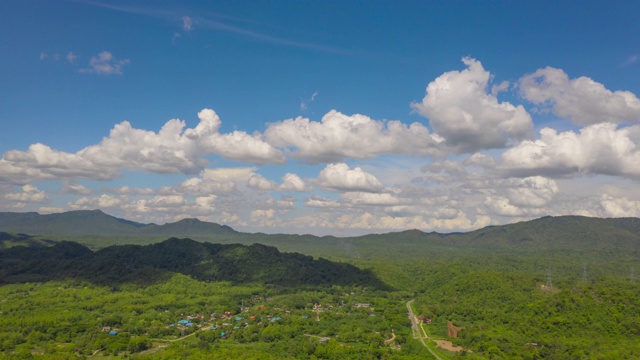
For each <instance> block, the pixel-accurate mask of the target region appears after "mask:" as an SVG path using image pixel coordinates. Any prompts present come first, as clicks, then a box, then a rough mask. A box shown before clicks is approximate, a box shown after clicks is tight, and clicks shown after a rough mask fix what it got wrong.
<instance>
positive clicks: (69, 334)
mask: <svg viewBox="0 0 640 360" xmlns="http://www.w3.org/2000/svg"><path fill="white" fill-rule="evenodd" d="M77 215H78V214H77V213H75V214H66V215H65V216H70V217H73V216H77ZM80 215H82V216H87V215H90V216H93V217H96V218H97V219H98V220H99V221H104V220H105V219H106V220H109V221H111V220H113V219H111V218H109V217H108V215H106V214H104V213H101V212H99V213H98V212H93V213H91V214H86V213H81V214H80ZM2 216H3V215H2V214H0V219H2ZM12 216H14V220H15V215H12ZM30 216H33V215H30ZM60 218H64V216H63V215H60V216H58V220H59V219H60ZM58 220H56V221H58ZM70 221H73V220H70ZM85 221H87V220H86V218H85ZM16 223H18V222H16ZM117 223H119V224H125V225H126V226H129V225H127V224H128V223H127V222H126V221H120V220H117ZM25 224H27V223H25ZM60 224H61V223H57V225H55V224H53V223H50V224H49V225H48V226H49V227H50V228H51V229H54V228H57V229H58V230H57V231H58V232H51V233H45V232H39V233H37V234H36V235H31V234H29V233H28V232H27V231H25V230H28V229H25V228H19V229H18V228H15V227H14V228H11V229H10V230H12V231H5V229H3V228H0V231H5V233H4V234H3V235H2V237H1V239H2V244H3V250H2V251H0V281H1V282H2V285H1V286H0V311H2V317H0V345H1V348H0V351H1V352H2V353H3V354H5V355H7V356H14V357H24V358H29V357H33V358H42V359H56V358H124V357H129V358H139V359H146V358H154V359H155V358H160V359H172V358H177V357H180V358H199V357H208V356H215V357H216V358H229V359H232V358H238V357H243V358H260V359H264V358H267V359H269V358H273V359H276V358H277V359H281V358H318V359H320V358H322V359H339V358H355V359H358V358H362V359H372V358H378V359H418V358H419V359H425V358H433V359H458V358H459V359H463V358H464V359H501V358H502V359H541V358H553V359H591V358H599V359H620V358H634V357H636V355H638V354H640V347H639V346H638V341H637V339H638V336H640V315H639V314H640V300H639V299H640V286H639V285H638V284H637V283H636V279H635V273H634V271H635V270H634V269H636V268H640V267H638V266H637V264H638V251H639V248H640V242H639V241H638V239H639V238H640V235H639V231H638V229H639V227H638V219H591V218H581V217H560V218H549V217H547V218H541V219H538V220H533V221H530V222H524V223H517V224H512V225H506V226H499V227H489V228H485V229H480V230H477V231H475V232H471V233H459V234H436V233H431V234H427V233H421V232H417V231H407V232H401V233H390V234H380V235H368V236H363V237H355V238H333V237H322V238H317V237H313V236H310V235H304V236H299V235H266V234H243V233H238V232H235V230H233V229H230V230H229V229H225V232H224V233H206V231H201V230H198V229H199V228H204V229H213V228H215V229H220V228H221V226H215V225H211V224H208V223H202V222H196V221H188V222H186V221H183V222H181V224H182V225H184V224H189V225H190V226H191V227H185V226H178V227H175V226H171V225H169V226H165V227H164V228H165V229H167V228H172V229H173V230H171V232H168V233H167V234H164V235H163V233H162V232H160V231H156V234H154V235H153V236H154V237H145V236H142V235H138V236H136V237H127V236H126V235H122V236H113V241H112V242H106V243H101V242H100V241H99V239H102V238H103V237H106V236H108V234H104V233H102V232H97V231H96V232H94V233H93V234H90V235H80V234H77V233H76V234H67V235H65V233H64V232H61V231H60V229H63V228H64V227H63V226H62V225H60ZM87 225H88V226H87V228H94V229H99V226H98V225H96V226H91V224H87ZM193 227H195V228H193ZM34 228H37V226H34ZM134 228H140V227H139V226H134ZM39 229H40V230H43V229H44V228H42V227H40V228H39ZM176 229H180V231H178V230H176ZM189 229H191V230H193V233H191V234H190V233H189ZM100 231H103V230H100ZM27 234H29V235H27ZM34 234H35V233H34ZM169 234H171V235H175V236H179V237H180V238H168V239H165V240H155V236H165V235H169ZM63 238H68V239H72V240H73V241H78V242H80V243H77V242H69V241H66V240H65V241H61V240H62V239H63ZM187 238H189V240H188V239H187ZM191 238H195V239H194V240H190V239H191ZM68 239H67V240H68ZM134 239H135V240H136V241H133V240H134ZM554 239H555V240H554ZM119 242H129V244H127V245H125V244H121V245H115V246H114V244H113V243H119ZM101 244H102V246H101ZM243 244H244V245H243ZM427 319H428V320H429V321H428V322H427ZM420 320H421V321H420ZM451 327H454V328H455V329H456V331H455V333H454V335H452V333H451V332H450V331H448V330H449V329H450V328H451ZM111 331H116V332H117V334H112V335H109V332H111ZM460 349H463V351H460Z"/></svg>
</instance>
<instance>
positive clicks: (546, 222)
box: [0, 210, 640, 258]
mask: <svg viewBox="0 0 640 360" xmlns="http://www.w3.org/2000/svg"><path fill="white" fill-rule="evenodd" d="M0 231H4V232H7V233H13V234H18V233H21V234H29V236H31V237H33V236H37V237H38V238H45V239H53V240H73V241H77V242H80V243H83V244H86V245H89V246H90V247H92V248H94V249H97V248H102V247H105V246H108V245H114V244H151V243H156V242H159V241H162V240H165V239H167V238H170V237H180V238H191V239H194V240H198V241H205V242H218V243H242V244H246V245H249V244H253V243H262V244H266V245H271V246H276V247H277V248H278V249H280V250H281V251H296V252H302V253H306V254H311V255H314V256H318V255H320V256H327V255H329V256H337V257H341V256H342V257H351V258H352V257H361V256H363V257H366V256H367V254H369V253H372V252H377V253H380V252H382V253H384V254H385V255H386V256H389V257H393V256H410V255H418V254H419V253H420V251H422V252H428V251H434V250H438V249H439V250H442V249H456V250H460V251H468V252H474V251H510V252H545V251H548V252H551V251H562V250H567V251H574V252H593V253H602V254H606V253H610V252H622V253H625V254H627V255H630V256H638V255H640V219H638V218H606V219H604V218H590V217H583V216H556V217H552V216H546V217H542V218H539V219H535V220H530V221H523V222H517V223H513V224H508V225H500V226H488V227H485V228H482V229H478V230H475V231H470V232H465V233H449V234H442V233H436V232H430V233H426V232H422V231H419V230H407V231H401V232H392V233H386V234H370V235H365V236H356V237H341V238H339V237H333V236H323V237H317V236H313V235H292V234H262V233H243V232H238V231H235V230H234V229H232V228H230V227H228V226H225V225H220V224H216V223H210V222H205V221H200V220H197V219H183V220H180V221H177V222H174V223H168V224H164V225H157V224H142V223H137V222H134V221H130V220H126V219H121V218H117V217H114V216H111V215H108V214H105V213H104V212H102V211H100V210H90V211H86V210H81V211H69V212H64V213H58V214H48V215H41V214H38V213H34V212H28V213H10V212H2V213H0ZM416 251H418V253H416ZM638 257H640V256H638Z"/></svg>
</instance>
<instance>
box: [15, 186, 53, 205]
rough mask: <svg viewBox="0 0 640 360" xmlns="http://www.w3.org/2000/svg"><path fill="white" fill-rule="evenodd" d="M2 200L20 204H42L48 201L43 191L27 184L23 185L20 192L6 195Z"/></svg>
mask: <svg viewBox="0 0 640 360" xmlns="http://www.w3.org/2000/svg"><path fill="white" fill-rule="evenodd" d="M4 198H5V199H7V200H9V201H16V202H22V203H44V202H47V201H48V200H49V199H48V198H47V195H46V194H45V192H44V191H42V190H39V189H38V188H37V187H35V186H33V185H29V184H27V185H24V186H23V187H22V191H20V192H14V193H9V194H6V195H5V196H4Z"/></svg>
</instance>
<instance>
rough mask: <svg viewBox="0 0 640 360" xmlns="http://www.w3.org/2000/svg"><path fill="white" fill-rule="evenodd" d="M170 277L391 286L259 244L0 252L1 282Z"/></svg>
mask: <svg viewBox="0 0 640 360" xmlns="http://www.w3.org/2000/svg"><path fill="white" fill-rule="evenodd" d="M170 273H181V274H184V275H189V276H191V277H193V278H194V279H197V280H201V281H230V282H232V283H234V284H241V283H253V282H259V283H262V284H273V285H277V286H284V287H289V286H298V287H299V286H331V285H361V286H370V287H375V288H381V289H388V288H389V287H388V286H386V285H385V284H383V283H382V282H381V281H380V280H378V279H377V278H376V277H375V276H373V275H372V273H371V272H370V271H366V270H360V269H358V268H357V267H355V266H353V265H349V264H345V263H335V262H331V261H328V260H325V259H317V260H315V259H313V258H312V257H310V256H305V255H301V254H296V253H281V252H279V251H278V249H276V248H274V247H269V246H265V245H260V244H253V245H250V246H244V245H240V244H233V245H221V244H211V243H200V242H196V241H193V240H190V239H177V238H172V239H169V240H166V241H163V242H160V243H157V244H153V245H147V246H139V245H124V246H110V247H107V248H104V249H101V250H99V251H97V252H93V251H91V250H89V249H88V248H86V247H84V246H82V245H80V244H78V243H75V242H70V241H63V242H59V243H57V244H55V245H54V246H51V247H44V248H26V247H20V248H10V249H7V250H4V251H1V252H0V283H23V282H33V281H37V282H42V281H51V280H64V279H82V280H87V281H91V282H94V283H97V284H121V283H153V282H156V281H161V280H163V279H165V278H166V276H167V275H169V274H170Z"/></svg>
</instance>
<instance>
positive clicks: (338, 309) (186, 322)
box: [101, 294, 406, 349]
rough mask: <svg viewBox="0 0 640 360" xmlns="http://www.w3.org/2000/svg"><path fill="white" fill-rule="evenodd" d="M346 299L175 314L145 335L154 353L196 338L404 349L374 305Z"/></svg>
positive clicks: (265, 301)
mask: <svg viewBox="0 0 640 360" xmlns="http://www.w3.org/2000/svg"><path fill="white" fill-rule="evenodd" d="M345 296H349V294H346V295H345ZM344 300H345V299H342V300H341V301H339V302H338V303H336V302H334V303H320V302H317V303H313V304H309V305H311V306H305V307H302V308H301V307H300V306H299V305H298V306H297V307H287V306H283V304H282V303H283V302H280V303H278V304H277V305H276V304H274V303H275V302H274V301H273V299H270V298H265V297H262V296H254V297H253V298H252V299H251V301H250V302H251V303H252V305H251V306H244V304H241V305H240V306H239V307H237V308H236V309H235V310H232V309H225V310H223V311H214V312H211V313H209V314H205V313H204V312H196V313H191V314H189V313H186V314H185V313H180V314H175V315H174V319H175V320H174V321H171V322H168V323H166V324H165V325H164V326H163V327H162V329H158V328H156V329H153V330H154V331H148V332H146V333H145V334H144V335H145V336H147V337H149V338H150V340H151V341H152V343H153V344H152V348H162V347H166V346H168V344H170V343H173V342H176V341H181V340H185V339H188V338H191V337H193V336H196V337H197V338H202V339H207V341H211V342H216V341H225V340H226V341H238V342H254V341H266V342H269V341H273V340H276V339H281V338H283V337H284V338H286V337H291V338H292V337H296V336H305V337H308V338H310V339H316V340H317V341H318V343H325V342H329V341H331V340H332V339H335V340H336V341H338V342H340V343H341V344H342V346H344V344H345V343H352V344H357V343H362V342H365V344H367V345H369V344H371V343H374V344H378V345H379V346H391V347H392V348H394V349H400V346H399V344H398V343H397V341H396V335H395V333H394V330H393V329H392V328H391V327H390V325H389V323H388V321H386V319H385V315H384V314H383V312H380V311H376V308H375V307H374V306H373V305H372V304H370V303H364V302H355V301H344ZM350 300H352V299H350ZM404 316H406V315H404ZM101 332H103V333H106V334H108V335H110V336H111V337H122V336H124V337H126V336H129V335H130V334H128V333H127V332H126V331H125V329H120V328H117V327H111V326H104V327H102V328H101Z"/></svg>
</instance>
